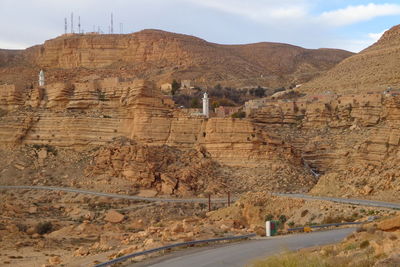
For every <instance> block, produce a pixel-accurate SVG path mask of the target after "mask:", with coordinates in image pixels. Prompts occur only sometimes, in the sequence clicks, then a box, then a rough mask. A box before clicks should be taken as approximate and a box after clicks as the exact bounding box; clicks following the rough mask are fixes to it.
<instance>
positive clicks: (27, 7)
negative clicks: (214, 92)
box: [0, 0, 400, 52]
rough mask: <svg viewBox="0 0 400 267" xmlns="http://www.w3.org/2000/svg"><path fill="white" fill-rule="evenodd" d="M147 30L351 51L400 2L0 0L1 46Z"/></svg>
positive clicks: (365, 42) (377, 30) (398, 16)
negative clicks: (111, 27) (76, 35)
mask: <svg viewBox="0 0 400 267" xmlns="http://www.w3.org/2000/svg"><path fill="white" fill-rule="evenodd" d="M72 12H73V13H74V31H75V32H77V31H78V26H77V25H78V17H80V21H81V29H82V30H83V31H84V32H90V31H93V30H94V29H95V30H96V31H97V30H98V29H99V28H100V30H101V31H102V32H104V33H109V25H110V20H111V19H110V17H111V13H113V16H114V32H115V33H120V31H121V27H120V26H121V23H122V33H132V32H136V31H140V30H143V29H161V30H165V31H171V32H177V33H183V34H189V35H194V36H197V37H200V38H202V39H205V40H207V41H209V42H214V43H220V44H245V43H256V42H280V43H289V44H293V45H298V46H302V47H305V48H340V49H345V50H349V51H352V52H359V51H361V50H362V49H364V48H366V47H368V46H370V45H371V44H373V43H374V42H376V41H377V40H378V39H379V38H380V36H381V35H382V34H383V33H384V32H385V31H386V30H388V29H390V28H391V27H392V26H394V25H397V24H400V0H396V1H393V0H387V1H386V0H383V1H377V0H370V1H368V0H367V1H359V0H106V1H104V0H0V48H5V49H23V48H27V47H30V46H33V45H36V44H42V43H44V41H46V40H48V39H52V38H55V37H57V36H59V35H61V34H63V33H64V19H65V18H67V21H68V32H70V31H71V27H70V16H71V13H72Z"/></svg>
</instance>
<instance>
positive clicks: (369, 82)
mask: <svg viewBox="0 0 400 267" xmlns="http://www.w3.org/2000/svg"><path fill="white" fill-rule="evenodd" d="M389 86H390V87H392V88H397V89H400V25H397V26H394V27H392V28H391V29H390V30H388V31H386V32H385V33H384V34H383V36H382V37H381V39H380V40H379V41H378V42H376V43H375V44H373V45H372V46H370V47H368V48H367V49H365V50H363V51H361V52H360V53H359V54H356V55H353V56H351V57H349V58H347V59H345V60H343V61H342V62H341V63H339V64H338V65H337V66H335V67H334V68H332V69H331V70H330V71H328V72H327V73H325V74H324V75H321V76H320V77H318V78H317V79H315V80H313V81H311V82H309V83H307V84H305V85H304V87H302V89H304V90H305V91H308V92H323V91H326V90H331V91H335V92H338V93H361V92H373V91H383V90H385V89H386V88H387V87H389Z"/></svg>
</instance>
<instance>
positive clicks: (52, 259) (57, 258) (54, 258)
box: [49, 256, 62, 265]
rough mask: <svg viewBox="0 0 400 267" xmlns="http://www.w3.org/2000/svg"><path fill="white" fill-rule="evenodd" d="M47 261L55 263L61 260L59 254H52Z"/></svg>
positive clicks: (59, 262)
mask: <svg viewBox="0 0 400 267" xmlns="http://www.w3.org/2000/svg"><path fill="white" fill-rule="evenodd" d="M49 263H50V264H51V265H57V264H61V263H62V260H61V258H60V257H59V256H54V257H51V258H49Z"/></svg>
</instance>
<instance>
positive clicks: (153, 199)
mask: <svg viewBox="0 0 400 267" xmlns="http://www.w3.org/2000/svg"><path fill="white" fill-rule="evenodd" d="M1 189H7V190H10V189H13V190H16V189H25V190H50V191H62V192H70V193H78V194H85V195H93V196H101V197H110V198H120V199H130V200H141V201H149V202H174V203H206V202H207V203H208V198H157V197H140V196H130V195H122V194H112V193H102V192H96V191H88V190H81V189H76V188H68V187H56V186H27V185H26V186H25V185H0V190H1ZM211 202H213V203H221V202H222V203H225V202H228V200H227V199H224V198H211Z"/></svg>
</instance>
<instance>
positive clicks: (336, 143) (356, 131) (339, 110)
mask: <svg viewBox="0 0 400 267" xmlns="http://www.w3.org/2000/svg"><path fill="white" fill-rule="evenodd" d="M399 103H400V99H399V96H398V95H397V94H360V95H343V96H339V95H325V98H323V97H321V96H319V98H315V97H313V96H310V97H306V98H303V99H298V100H297V101H289V102H283V101H272V102H269V103H267V104H265V106H264V107H262V108H260V109H256V110H254V111H253V113H251V115H250V117H251V119H252V121H253V123H255V124H256V125H258V126H259V127H260V128H262V129H264V130H266V131H269V132H274V133H275V134H276V135H277V136H280V138H281V139H282V140H283V142H284V143H286V144H290V145H292V146H293V147H294V150H295V151H298V153H300V154H301V159H302V161H303V164H304V167H305V168H311V169H312V170H313V171H314V172H316V173H318V174H319V175H320V176H319V182H318V184H317V185H316V187H315V188H314V189H313V190H312V192H314V193H317V194H322V195H335V196H346V197H349V196H356V195H358V196H363V197H365V196H368V197H374V198H376V199H387V200H395V201H398V199H399V198H398V196H399V194H398V193H399V190H400V184H399V176H398V171H397V169H398V166H397V164H396V163H395V162H396V158H398V155H399V151H400V150H399V148H400V147H399V145H400V143H399V140H400V139H399V138H400V129H399V125H400V124H399V120H400V117H399V114H400V112H399V111H400V105H399Z"/></svg>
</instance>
